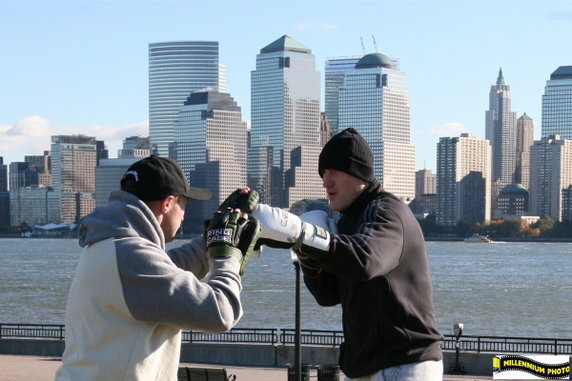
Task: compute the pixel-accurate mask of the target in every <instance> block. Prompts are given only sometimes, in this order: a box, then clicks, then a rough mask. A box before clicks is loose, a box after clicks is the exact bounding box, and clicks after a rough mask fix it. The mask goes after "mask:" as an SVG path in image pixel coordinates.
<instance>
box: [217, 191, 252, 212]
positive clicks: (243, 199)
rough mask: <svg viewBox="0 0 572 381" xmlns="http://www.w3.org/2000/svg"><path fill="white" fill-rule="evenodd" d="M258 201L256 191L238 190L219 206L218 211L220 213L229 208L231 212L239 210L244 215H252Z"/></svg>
mask: <svg viewBox="0 0 572 381" xmlns="http://www.w3.org/2000/svg"><path fill="white" fill-rule="evenodd" d="M259 199H260V196H259V195H258V192H257V191H255V190H251V189H250V188H238V189H237V190H235V191H234V192H232V193H231V194H230V195H229V196H228V197H227V198H226V200H224V201H223V202H222V204H220V205H219V207H218V210H220V211H221V212H222V211H224V210H226V209H228V208H231V209H232V210H234V209H240V210H241V211H242V212H244V213H252V211H253V210H254V208H256V205H258V200H259Z"/></svg>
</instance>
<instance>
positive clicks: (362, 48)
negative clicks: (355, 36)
mask: <svg viewBox="0 0 572 381" xmlns="http://www.w3.org/2000/svg"><path fill="white" fill-rule="evenodd" d="M359 39H360V41H361V50H362V51H363V55H364V56H365V46H364V45H363V38H361V37H360V38H359Z"/></svg>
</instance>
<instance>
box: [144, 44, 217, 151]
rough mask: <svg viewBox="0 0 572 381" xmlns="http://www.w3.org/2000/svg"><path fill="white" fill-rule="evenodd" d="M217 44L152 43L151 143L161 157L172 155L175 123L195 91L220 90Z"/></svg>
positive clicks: (150, 67)
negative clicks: (181, 108) (205, 89)
mask: <svg viewBox="0 0 572 381" xmlns="http://www.w3.org/2000/svg"><path fill="white" fill-rule="evenodd" d="M222 73H224V71H223V70H219V55H218V42H217V41H174V42H155V43H151V44H149V140H150V143H151V146H152V147H153V149H155V150H156V153H157V154H158V155H160V156H172V157H174V155H173V154H172V152H170V150H171V148H172V144H173V142H174V139H175V138H174V127H173V123H174V121H175V120H176V119H177V117H178V115H179V107H181V105H182V104H183V103H184V102H185V100H186V99H187V97H188V96H189V94H190V93H191V92H192V91H196V90H199V89H204V88H212V89H215V90H219V89H220V86H219V83H221V82H223V81H221V74H222Z"/></svg>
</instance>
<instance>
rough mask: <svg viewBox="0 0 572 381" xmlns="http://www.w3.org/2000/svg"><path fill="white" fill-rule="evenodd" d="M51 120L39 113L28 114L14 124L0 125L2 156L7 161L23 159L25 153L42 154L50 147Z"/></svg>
mask: <svg viewBox="0 0 572 381" xmlns="http://www.w3.org/2000/svg"><path fill="white" fill-rule="evenodd" d="M50 135H51V126H50V122H49V121H48V120H47V119H45V118H42V117H41V116H38V115H33V116H27V117H25V118H23V119H21V120H19V121H18V122H17V123H16V124H14V125H13V126H9V125H0V156H4V157H5V158H6V160H5V161H4V162H5V163H10V162H12V161H23V160H24V156H25V155H36V154H41V153H42V152H43V151H44V150H47V149H49V147H50Z"/></svg>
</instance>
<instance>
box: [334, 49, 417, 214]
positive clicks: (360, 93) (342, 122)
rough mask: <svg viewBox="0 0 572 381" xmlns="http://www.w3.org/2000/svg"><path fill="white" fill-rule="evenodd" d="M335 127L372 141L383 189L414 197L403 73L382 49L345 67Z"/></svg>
mask: <svg viewBox="0 0 572 381" xmlns="http://www.w3.org/2000/svg"><path fill="white" fill-rule="evenodd" d="M338 124H339V125H338V130H344V129H345V128H348V127H353V128H355V129H356V130H357V131H359V133H360V134H361V135H362V136H363V137H364V138H365V140H366V141H367V142H368V143H369V145H370V146H371V149H372V152H373V155H374V173H375V176H376V177H377V178H378V179H379V180H380V181H381V183H382V184H383V188H384V189H385V190H387V191H388V192H391V193H393V194H395V195H396V196H397V197H399V198H400V199H402V200H403V201H405V202H407V203H408V202H410V201H411V200H412V199H413V198H414V196H415V147H414V146H413V145H412V144H411V142H410V130H411V121H410V103H409V91H408V89H407V86H406V77H405V74H404V73H403V72H401V71H400V70H399V68H398V66H397V63H396V61H393V60H391V59H390V58H388V57H387V56H385V55H383V54H381V53H371V54H366V55H365V56H363V57H362V58H360V59H359V61H358V62H357V63H356V65H355V66H354V68H353V69H348V70H346V71H345V72H344V83H343V87H342V88H340V89H339V111H338Z"/></svg>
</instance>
